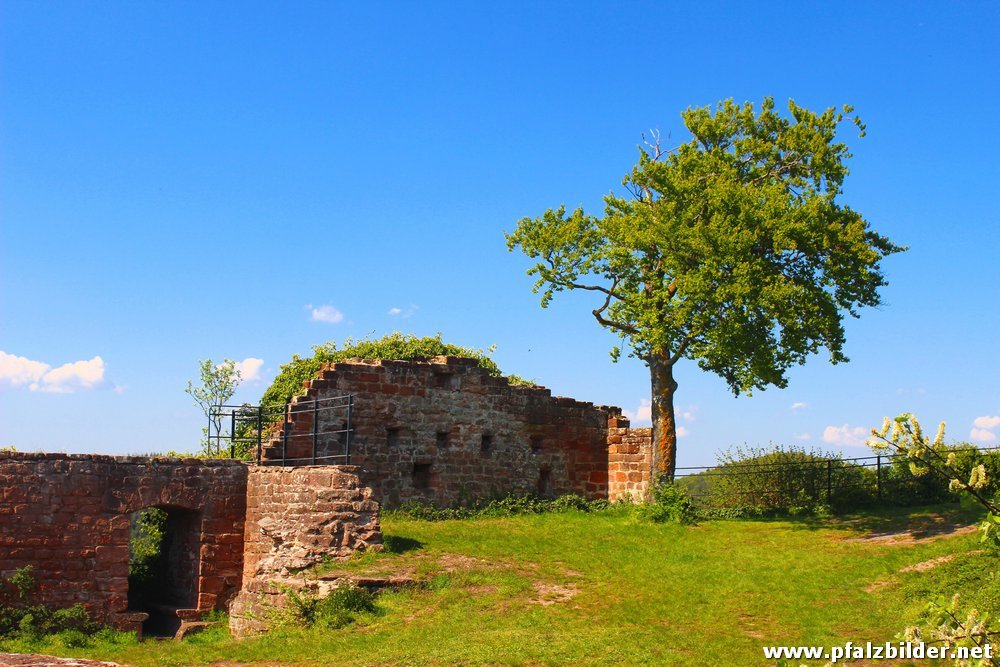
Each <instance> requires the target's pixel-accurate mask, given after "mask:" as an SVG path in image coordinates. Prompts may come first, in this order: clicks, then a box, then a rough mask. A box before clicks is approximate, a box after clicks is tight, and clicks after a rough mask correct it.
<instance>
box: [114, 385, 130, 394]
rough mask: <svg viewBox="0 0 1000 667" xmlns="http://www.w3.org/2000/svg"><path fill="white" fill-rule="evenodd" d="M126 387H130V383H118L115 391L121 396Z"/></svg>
mask: <svg viewBox="0 0 1000 667" xmlns="http://www.w3.org/2000/svg"><path fill="white" fill-rule="evenodd" d="M126 389H128V385H124V384H116V385H115V389H114V391H115V393H116V394H118V395H119V396H121V395H122V394H124V393H125V390H126Z"/></svg>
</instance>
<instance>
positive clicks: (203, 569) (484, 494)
mask: <svg viewBox="0 0 1000 667" xmlns="http://www.w3.org/2000/svg"><path fill="white" fill-rule="evenodd" d="M345 395H349V396H350V408H349V413H348V417H347V420H346V422H345V421H342V420H344V413H343V411H342V410H339V411H338V410H323V409H321V407H322V406H324V405H325V404H327V403H326V402H331V403H333V402H336V401H337V400H338V397H343V396H345ZM346 424H349V429H345V428H343V427H344V426H345V425H346ZM628 426H629V425H628V421H627V420H625V419H623V418H622V416H621V411H620V410H619V409H617V408H609V407H601V406H595V405H593V404H590V403H583V402H579V401H576V400H573V399H568V398H556V397H552V396H551V394H550V392H549V391H548V390H547V389H544V388H541V387H521V386H511V385H510V384H508V382H507V380H506V379H503V378H497V377H492V376H490V375H488V374H487V373H486V371H484V370H483V369H482V368H480V367H479V366H478V365H477V364H476V362H475V361H474V360H470V359H461V358H455V357H436V358H433V359H431V360H429V361H424V362H420V361H406V362H403V361H378V362H360V361H359V362H352V363H338V364H335V365H333V366H331V367H329V368H327V369H324V370H323V371H322V372H321V373H320V374H319V375H318V376H317V377H316V378H315V379H313V380H312V381H311V382H309V383H307V392H306V394H304V395H303V396H301V397H297V398H296V399H294V400H293V401H292V403H291V404H290V405H289V406H288V408H287V412H286V415H285V418H284V421H283V423H280V424H278V425H277V430H276V432H275V434H274V436H273V438H272V439H271V440H270V441H269V442H267V443H265V444H266V446H265V447H264V448H263V451H262V452H261V460H260V462H259V464H249V465H248V464H246V463H243V462H240V461H235V460H225V459H195V458H149V457H121V456H102V455H69V454H27V453H16V452H0V576H9V575H10V574H11V573H12V572H13V571H14V570H16V569H17V568H20V567H24V566H26V565H30V566H32V567H33V570H34V575H35V578H36V580H37V582H38V588H37V591H36V595H37V598H36V599H37V601H39V602H43V603H46V604H49V605H52V606H54V607H66V606H70V605H73V604H76V603H82V604H84V605H85V606H86V607H87V609H88V610H89V611H90V612H91V613H92V615H93V616H94V617H95V618H97V619H99V620H101V621H104V622H107V623H111V624H113V625H115V626H117V627H121V628H125V629H134V630H138V629H140V628H141V626H142V624H143V623H144V622H145V623H146V624H147V626H148V625H149V623H151V622H152V621H153V620H157V621H158V622H159V623H161V624H163V625H165V626H166V627H169V628H173V627H174V625H176V624H178V623H180V621H182V620H186V619H194V618H197V617H199V616H200V615H202V614H204V613H206V612H208V611H212V610H215V609H228V610H230V611H231V612H232V624H233V626H232V627H233V629H234V630H235V631H236V632H237V633H242V632H245V631H248V630H253V629H259V627H257V626H255V624H254V623H253V622H251V621H250V619H251V618H252V616H253V615H252V614H251V613H249V612H250V611H253V610H255V609H259V607H260V605H261V603H262V601H266V600H268V599H271V598H272V597H273V595H274V592H275V589H274V586H273V585H272V582H273V581H274V580H281V579H287V578H288V577H289V576H291V575H293V574H294V573H296V572H299V571H301V570H303V569H306V568H308V567H310V566H311V565H314V564H315V563H318V562H320V561H321V560H323V559H325V558H329V557H334V558H338V557H347V556H349V555H350V554H351V553H353V552H354V551H356V550H359V549H371V548H379V545H380V544H381V533H380V528H379V519H378V510H379V505H380V503H384V504H386V505H389V506H397V505H399V504H401V503H404V502H408V501H422V502H431V503H435V504H437V505H450V504H453V503H457V502H462V501H465V500H473V499H483V498H489V497H494V496H498V495H503V494H526V493H537V494H540V495H557V494H565V493H576V494H580V495H583V496H586V497H588V498H608V499H611V500H615V499H619V498H623V497H625V496H626V495H631V496H632V497H641V496H644V494H645V492H646V490H647V488H648V484H649V478H650V463H649V462H650V434H649V429H630V428H629V427H628ZM347 431H349V435H348V434H347V433H346V432H347ZM348 446H349V448H350V449H349V456H350V458H349V462H350V464H351V465H310V464H311V463H313V460H314V459H315V461H316V463H323V462H324V461H336V462H338V463H339V462H342V461H341V460H340V459H338V457H343V456H344V454H345V453H346V451H345V450H346V449H347V447H348ZM283 464H285V465H283ZM150 507H157V508H161V509H163V510H164V511H165V512H166V516H167V525H166V537H165V539H164V543H163V546H162V549H163V550H164V553H165V554H166V556H167V558H165V559H163V560H164V563H165V564H164V566H163V571H162V572H160V573H158V576H160V577H161V578H162V580H163V582H165V584H166V585H165V586H162V587H161V588H162V590H163V591H164V592H163V594H162V595H161V596H160V598H159V599H156V600H152V601H148V600H147V601H144V602H143V605H142V608H136V606H137V604H136V602H135V601H134V600H133V601H132V604H130V600H129V579H128V575H129V544H130V536H131V520H132V519H131V517H132V516H133V515H134V513H135V512H138V511H140V510H143V509H146V508H150ZM269 596H270V597H269Z"/></svg>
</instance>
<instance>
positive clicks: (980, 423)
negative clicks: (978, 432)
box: [972, 417, 1000, 428]
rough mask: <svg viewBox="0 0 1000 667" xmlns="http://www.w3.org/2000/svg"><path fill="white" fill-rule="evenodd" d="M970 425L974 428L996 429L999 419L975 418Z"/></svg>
mask: <svg viewBox="0 0 1000 667" xmlns="http://www.w3.org/2000/svg"><path fill="white" fill-rule="evenodd" d="M972 425H973V426H975V427H976V428H996V427H997V426H1000V417H976V418H975V419H974V420H973V421H972Z"/></svg>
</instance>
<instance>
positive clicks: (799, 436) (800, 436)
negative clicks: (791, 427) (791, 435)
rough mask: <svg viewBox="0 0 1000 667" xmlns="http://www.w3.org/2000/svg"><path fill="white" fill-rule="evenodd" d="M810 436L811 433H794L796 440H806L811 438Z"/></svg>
mask: <svg viewBox="0 0 1000 667" xmlns="http://www.w3.org/2000/svg"><path fill="white" fill-rule="evenodd" d="M812 438H813V437H812V433H796V434H795V439H796V440H801V441H803V442H808V441H809V440H812Z"/></svg>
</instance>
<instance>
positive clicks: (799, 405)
mask: <svg viewBox="0 0 1000 667" xmlns="http://www.w3.org/2000/svg"><path fill="white" fill-rule="evenodd" d="M808 407H809V404H808V403H803V402H801V401H798V402H796V403H792V410H802V409H803V408H808Z"/></svg>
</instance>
